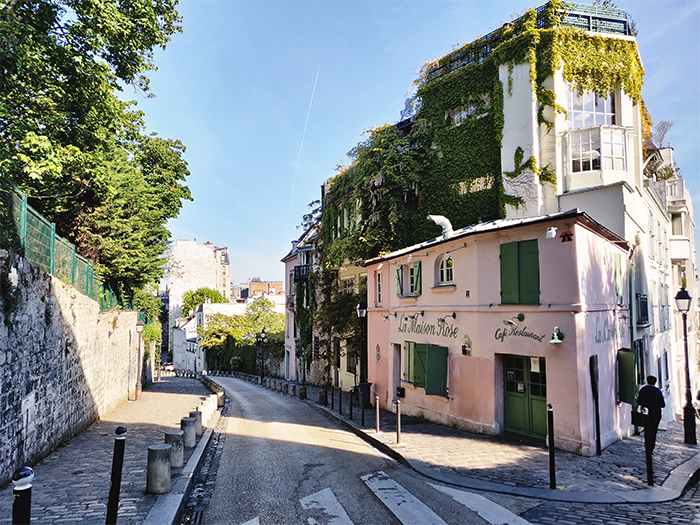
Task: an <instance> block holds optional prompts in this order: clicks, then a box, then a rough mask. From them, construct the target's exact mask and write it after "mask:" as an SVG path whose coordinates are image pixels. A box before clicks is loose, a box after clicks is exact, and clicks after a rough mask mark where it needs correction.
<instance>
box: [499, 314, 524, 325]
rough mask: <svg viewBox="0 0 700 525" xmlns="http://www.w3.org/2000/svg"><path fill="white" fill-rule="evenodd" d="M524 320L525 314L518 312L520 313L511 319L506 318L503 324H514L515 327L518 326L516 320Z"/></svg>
mask: <svg viewBox="0 0 700 525" xmlns="http://www.w3.org/2000/svg"><path fill="white" fill-rule="evenodd" d="M524 320H525V314H518V315H514V316H513V317H511V318H510V319H504V320H503V324H504V325H506V326H512V327H514V328H515V327H517V326H518V323H516V322H515V321H518V322H520V323H522V322H523V321H524Z"/></svg>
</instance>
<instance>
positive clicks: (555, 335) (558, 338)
mask: <svg viewBox="0 0 700 525" xmlns="http://www.w3.org/2000/svg"><path fill="white" fill-rule="evenodd" d="M563 340H564V334H562V333H561V332H560V331H559V327H558V326H555V327H554V331H553V332H552V340H551V341H550V343H551V344H553V345H555V344H559V343H561V342H562V341H563Z"/></svg>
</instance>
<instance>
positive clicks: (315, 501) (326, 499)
mask: <svg viewBox="0 0 700 525" xmlns="http://www.w3.org/2000/svg"><path fill="white" fill-rule="evenodd" d="M299 503H301V506H302V507H304V508H305V509H307V510H308V509H319V510H322V511H323V512H324V513H325V514H327V515H328V521H324V522H323V523H325V524H327V525H353V523H352V520H350V517H349V516H348V514H347V513H346V512H345V509H344V508H343V507H342V506H341V505H340V502H338V500H337V499H336V497H335V494H333V491H332V490H331V489H323V490H320V491H318V492H316V493H315V494H311V495H310V496H306V497H305V498H302V499H300V500H299ZM308 521H309V525H316V524H317V523H318V522H317V521H316V520H315V519H313V518H309V520H308Z"/></svg>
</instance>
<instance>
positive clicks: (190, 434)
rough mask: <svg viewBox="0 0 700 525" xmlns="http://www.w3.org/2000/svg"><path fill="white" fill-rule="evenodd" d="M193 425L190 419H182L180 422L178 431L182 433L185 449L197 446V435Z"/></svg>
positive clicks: (192, 420) (193, 422)
mask: <svg viewBox="0 0 700 525" xmlns="http://www.w3.org/2000/svg"><path fill="white" fill-rule="evenodd" d="M194 425H195V420H194V418H192V417H183V418H182V419H181V420H180V430H182V432H183V442H184V444H185V448H193V447H194V446H195V445H196V444H197V434H196V432H195V427H194Z"/></svg>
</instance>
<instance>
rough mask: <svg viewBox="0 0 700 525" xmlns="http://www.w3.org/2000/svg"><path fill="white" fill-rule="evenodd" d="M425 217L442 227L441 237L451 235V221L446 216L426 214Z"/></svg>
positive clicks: (445, 237) (444, 237) (446, 237)
mask: <svg viewBox="0 0 700 525" xmlns="http://www.w3.org/2000/svg"><path fill="white" fill-rule="evenodd" d="M427 219H428V220H429V221H433V222H434V223H435V224H437V225H438V226H441V227H442V238H443V239H449V238H450V237H452V223H451V222H450V220H449V219H448V218H447V217H444V216H443V215H428V217H427Z"/></svg>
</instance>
